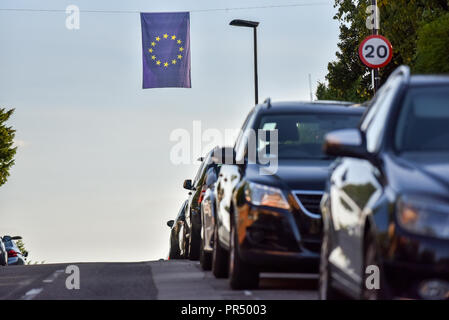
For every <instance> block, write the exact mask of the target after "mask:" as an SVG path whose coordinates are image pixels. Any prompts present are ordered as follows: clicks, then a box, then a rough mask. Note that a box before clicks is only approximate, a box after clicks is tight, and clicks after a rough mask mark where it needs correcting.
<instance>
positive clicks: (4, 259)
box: [0, 252, 8, 266]
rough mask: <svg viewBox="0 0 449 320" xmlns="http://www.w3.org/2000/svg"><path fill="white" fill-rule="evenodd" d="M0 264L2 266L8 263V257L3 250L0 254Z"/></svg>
mask: <svg viewBox="0 0 449 320" xmlns="http://www.w3.org/2000/svg"><path fill="white" fill-rule="evenodd" d="M0 264H1V265H2V266H6V265H8V258H7V257H6V252H3V253H2V255H1V256H0Z"/></svg>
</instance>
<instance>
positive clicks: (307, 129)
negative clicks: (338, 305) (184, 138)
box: [212, 100, 364, 289]
mask: <svg viewBox="0 0 449 320" xmlns="http://www.w3.org/2000/svg"><path fill="white" fill-rule="evenodd" d="M363 111H364V108H361V107H349V106H346V105H345V104H338V103H336V102H333V103H325V102H319V101H318V102H314V103H313V102H305V103H300V102H290V103H289V102H282V103H271V101H270V100H267V101H266V102H265V103H264V104H260V105H257V106H256V107H255V108H254V109H253V110H252V111H251V112H250V113H249V115H248V117H247V119H246V121H245V123H244V125H243V128H242V130H241V132H240V135H239V137H238V138H237V141H236V144H235V146H234V149H233V151H234V152H233V155H232V161H224V163H226V164H223V165H222V166H221V169H220V173H219V178H218V181H217V187H216V193H217V200H216V203H217V219H216V223H215V226H214V228H215V229H214V237H213V238H214V241H213V245H214V252H213V259H212V271H213V273H214V275H215V276H216V277H226V276H227V275H228V271H229V278H230V285H231V287H232V288H233V289H244V288H254V287H257V286H258V282H259V272H270V271H276V272H277V271H293V272H318V263H319V252H320V246H321V229H322V228H321V212H320V207H319V203H320V200H321V196H322V193H323V191H324V185H325V181H326V178H327V177H328V174H329V171H328V169H329V165H330V163H331V159H330V158H329V157H328V156H326V155H324V154H323V152H322V143H323V140H324V135H325V134H326V133H328V132H329V131H332V130H335V129H343V128H351V127H352V128H355V127H356V126H357V124H358V122H359V120H360V118H361V115H362V113H363ZM230 162H231V163H232V164H227V163H230Z"/></svg>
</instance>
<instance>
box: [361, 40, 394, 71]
mask: <svg viewBox="0 0 449 320" xmlns="http://www.w3.org/2000/svg"><path fill="white" fill-rule="evenodd" d="M359 56H360V59H361V60H362V62H363V64H364V65H366V66H367V67H370V68H373V69H377V68H383V67H385V66H386V65H387V64H389V63H390V61H391V58H393V46H392V45H391V43H390V41H388V39H387V38H385V37H383V36H380V35H372V36H369V37H366V38H365V40H363V42H362V43H361V44H360V47H359Z"/></svg>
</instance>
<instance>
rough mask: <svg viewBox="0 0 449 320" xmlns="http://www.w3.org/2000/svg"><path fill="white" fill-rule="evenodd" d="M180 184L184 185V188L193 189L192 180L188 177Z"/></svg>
mask: <svg viewBox="0 0 449 320" xmlns="http://www.w3.org/2000/svg"><path fill="white" fill-rule="evenodd" d="M182 186H183V187H184V189H187V190H192V189H193V186H192V180H190V179H187V180H184V184H183V185H182Z"/></svg>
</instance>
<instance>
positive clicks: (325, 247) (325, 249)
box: [318, 234, 345, 300]
mask: <svg viewBox="0 0 449 320" xmlns="http://www.w3.org/2000/svg"><path fill="white" fill-rule="evenodd" d="M318 297H319V299H320V300H343V299H344V298H345V297H344V296H343V295H342V294H341V293H340V292H338V291H337V290H336V289H335V288H333V287H332V276H331V271H330V266H329V236H328V235H326V234H325V235H324V236H323V242H322V245H321V255H320V275H319V280H318Z"/></svg>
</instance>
